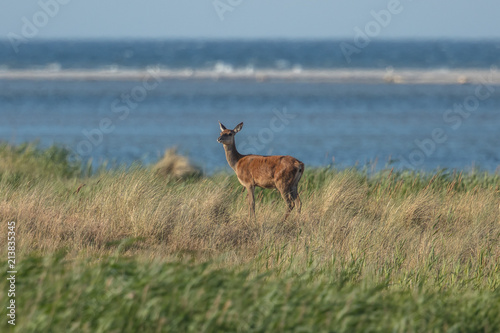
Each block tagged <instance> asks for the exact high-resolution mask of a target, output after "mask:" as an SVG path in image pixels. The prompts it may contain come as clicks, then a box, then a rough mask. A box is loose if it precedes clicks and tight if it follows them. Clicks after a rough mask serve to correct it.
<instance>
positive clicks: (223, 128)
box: [219, 121, 226, 132]
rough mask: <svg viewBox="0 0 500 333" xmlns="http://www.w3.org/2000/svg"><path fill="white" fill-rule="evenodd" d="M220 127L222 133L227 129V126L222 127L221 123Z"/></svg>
mask: <svg viewBox="0 0 500 333" xmlns="http://www.w3.org/2000/svg"><path fill="white" fill-rule="evenodd" d="M219 126H220V130H221V132H222V131H223V130H225V129H226V126H224V125H222V123H221V122H220V121H219Z"/></svg>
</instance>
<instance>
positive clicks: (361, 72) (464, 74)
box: [0, 69, 500, 84]
mask: <svg viewBox="0 0 500 333" xmlns="http://www.w3.org/2000/svg"><path fill="white" fill-rule="evenodd" d="M148 77H156V78H161V79H201V80H202V79H209V80H255V81H267V80H279V81H306V82H331V83H368V84H377V83H394V84H479V83H488V84H500V71H499V70H497V69H491V70H486V69H452V70H447V69H436V70H434V69H433V70H415V69H404V70H376V69H374V70H366V69H354V70H349V69H332V70H289V71H284V70H255V71H254V70H232V71H215V70H167V69H149V70H48V69H44V70H10V69H9V70H0V80H110V81H115V80H117V81H118V80H142V79H144V78H148Z"/></svg>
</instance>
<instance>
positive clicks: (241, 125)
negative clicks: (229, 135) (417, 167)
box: [233, 123, 243, 133]
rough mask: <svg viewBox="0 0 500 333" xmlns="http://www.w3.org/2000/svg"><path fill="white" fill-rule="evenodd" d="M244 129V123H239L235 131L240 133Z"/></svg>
mask: <svg viewBox="0 0 500 333" xmlns="http://www.w3.org/2000/svg"><path fill="white" fill-rule="evenodd" d="M242 127H243V123H239V124H238V125H236V127H235V128H234V130H233V131H234V133H238V132H239V131H240V130H241V128H242Z"/></svg>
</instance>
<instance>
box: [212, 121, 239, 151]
mask: <svg viewBox="0 0 500 333" xmlns="http://www.w3.org/2000/svg"><path fill="white" fill-rule="evenodd" d="M219 126H220V131H221V132H220V136H219V138H218V139H217V142H219V143H222V144H223V145H233V144H234V136H235V135H236V133H238V132H239V131H240V130H241V128H242V127H243V123H239V124H238V125H236V127H235V128H234V129H232V130H230V129H227V128H226V126H224V125H222V124H221V122H220V121H219Z"/></svg>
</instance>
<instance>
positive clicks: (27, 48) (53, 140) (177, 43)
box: [0, 40, 500, 173]
mask: <svg viewBox="0 0 500 333" xmlns="http://www.w3.org/2000/svg"><path fill="white" fill-rule="evenodd" d="M342 43H351V42H350V41H340V40H336V41H335V40H333V41H332V40H331V41H294V40H255V41H230V40H229V41H206V40H167V41H161V40H151V41H133V40H130V41H116V40H115V41H104V40H101V41H36V42H29V43H26V44H23V45H20V46H19V49H18V50H17V52H16V50H14V48H13V47H12V46H11V45H10V44H9V42H8V41H3V42H0V141H3V142H9V143H13V144H18V143H22V142H31V141H35V140H38V141H39V142H40V145H41V146H44V147H45V146H49V145H52V144H58V145H62V146H66V147H68V148H69V149H71V150H72V151H73V152H74V157H76V158H79V159H82V160H89V159H91V160H92V162H93V164H94V166H98V165H99V164H101V163H103V162H105V161H108V162H111V163H112V164H127V165H129V164H131V163H133V162H135V161H140V162H142V163H145V164H149V163H154V162H155V161H156V160H158V159H159V158H160V157H161V156H162V155H163V153H164V151H165V150H166V149H167V148H170V147H177V149H178V151H179V152H180V153H182V154H186V155H188V156H189V157H190V159H191V160H192V161H193V162H194V163H195V164H197V165H199V166H200V167H201V168H202V169H203V170H204V171H205V172H207V173H211V172H214V171H218V170H223V169H228V166H227V162H226V160H225V156H224V152H223V148H222V147H221V145H220V144H219V143H217V142H216V139H217V137H218V134H219V125H218V121H219V120H220V121H221V122H222V123H223V124H224V125H225V126H226V127H231V128H232V127H234V126H236V125H237V124H238V123H239V122H244V126H243V129H242V131H241V132H240V133H238V135H237V136H236V141H237V146H238V149H239V150H240V152H241V153H244V154H245V153H256V154H263V155H271V154H277V155H293V156H295V157H297V158H298V159H300V160H302V161H303V162H304V163H305V164H306V166H328V165H333V166H335V167H339V168H345V167H352V166H358V167H364V166H367V165H368V166H370V167H371V168H374V169H381V168H385V167H389V168H392V167H394V168H396V169H415V170H428V171H430V170H434V169H436V168H448V169H459V170H467V169H471V168H473V167H479V168H482V169H484V170H488V171H492V172H495V171H497V172H498V170H499V166H500V130H499V128H500V74H499V73H500V70H498V67H499V66H500V41H461V42H459V41H446V40H438V41H373V42H372V43H370V44H369V45H364V46H363V47H362V48H358V49H357V52H356V53H353V54H351V55H349V57H347V56H346V54H345V52H343V51H342V47H341V45H342Z"/></svg>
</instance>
